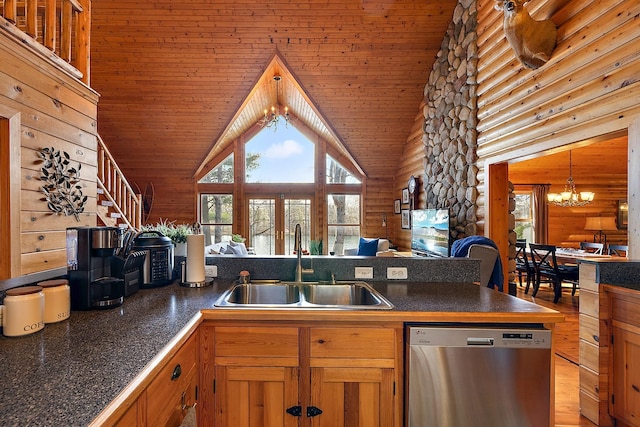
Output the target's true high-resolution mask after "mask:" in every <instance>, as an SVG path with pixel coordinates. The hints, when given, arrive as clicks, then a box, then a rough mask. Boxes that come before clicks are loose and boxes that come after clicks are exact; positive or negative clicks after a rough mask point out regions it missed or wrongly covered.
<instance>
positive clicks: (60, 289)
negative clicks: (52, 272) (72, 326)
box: [38, 279, 71, 323]
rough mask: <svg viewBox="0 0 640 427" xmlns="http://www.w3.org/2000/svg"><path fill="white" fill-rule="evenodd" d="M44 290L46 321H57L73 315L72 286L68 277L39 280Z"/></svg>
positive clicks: (39, 284)
mask: <svg viewBox="0 0 640 427" xmlns="http://www.w3.org/2000/svg"><path fill="white" fill-rule="evenodd" d="M38 286H41V287H42V292H44V323H55V322H60V321H62V320H65V319H68V318H69V316H70V315H71V288H70V287H69V281H68V280H67V279H54V280H45V281H44V282H39V283H38Z"/></svg>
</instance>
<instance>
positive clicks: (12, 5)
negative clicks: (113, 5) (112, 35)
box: [0, 0, 91, 85]
mask: <svg viewBox="0 0 640 427" xmlns="http://www.w3.org/2000/svg"><path fill="white" fill-rule="evenodd" d="M1 3H2V4H0V23H1V24H2V25H0V29H1V30H4V31H6V32H7V33H9V34H11V35H12V36H13V37H15V38H16V39H17V40H19V41H20V42H21V43H23V44H25V45H28V46H29V47H31V48H32V49H33V50H35V51H36V52H39V53H40V54H41V55H42V56H43V57H44V58H47V59H49V60H51V61H53V62H54V63H55V64H56V65H57V66H58V67H60V68H62V69H64V70H66V71H67V72H69V73H70V74H72V75H73V76H74V77H76V78H79V79H81V80H82V81H83V82H85V83H86V84H87V85H88V84H89V74H90V70H89V63H90V58H89V52H90V50H89V49H90V47H89V40H90V36H89V32H90V28H91V0H61V1H59V0H4V1H2V2H1ZM25 34H26V35H27V36H28V37H25ZM51 52H53V53H54V54H55V55H51ZM69 65H71V66H69Z"/></svg>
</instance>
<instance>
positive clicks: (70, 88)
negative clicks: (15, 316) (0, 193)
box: [0, 32, 98, 278]
mask: <svg viewBox="0 0 640 427" xmlns="http://www.w3.org/2000/svg"><path fill="white" fill-rule="evenodd" d="M0 57H2V61H1V62H0V116H2V118H3V119H4V120H3V122H4V123H5V125H7V127H9V129H7V132H6V133H5V134H13V135H15V137H13V138H8V139H7V138H3V140H4V142H3V144H6V145H7V147H6V148H7V150H5V149H4V148H3V150H2V151H3V153H5V152H8V151H11V152H15V153H16V157H15V158H16V159H18V158H19V159H20V161H19V162H15V163H14V164H11V165H10V166H9V168H8V170H6V169H4V168H3V170H2V172H1V174H2V182H3V183H4V182H5V180H7V181H8V182H13V184H15V185H16V186H17V187H18V188H19V191H18V192H17V194H19V198H20V200H19V201H18V200H10V206H8V207H7V208H8V209H4V208H5V206H4V204H3V216H4V215H7V216H8V217H10V218H11V220H10V221H11V222H10V223H7V222H6V221H5V222H3V230H2V231H3V232H7V231H8V232H10V233H15V235H16V236H18V238H19V243H17V242H15V241H11V242H9V243H7V244H10V245H11V247H10V248H7V247H3V251H6V250H9V252H11V253H12V255H9V256H10V260H9V261H7V255H6V252H4V253H3V255H2V257H3V263H2V264H1V265H2V266H3V268H2V271H1V272H0V273H1V274H2V276H3V277H1V278H10V277H18V276H21V275H25V274H29V273H35V272H41V271H46V270H51V269H56V268H60V267H65V266H66V251H65V247H66V242H65V230H66V228H67V227H72V226H80V225H87V226H88V225H95V224H96V214H95V212H96V141H97V137H96V117H97V102H98V94H97V93H96V92H94V91H93V90H91V89H90V88H88V87H87V86H86V85H84V84H83V83H82V82H80V80H78V79H77V78H76V77H74V76H73V75H70V74H69V73H67V72H65V71H63V70H62V69H61V68H60V67H59V66H57V64H55V63H54V62H52V61H50V60H48V59H47V58H46V57H43V56H42V55H41V54H39V53H37V51H35V50H34V49H32V48H30V47H29V46H28V45H24V44H21V43H20V42H19V41H18V40H16V39H15V38H13V37H11V36H7V35H6V34H5V33H4V32H0ZM43 147H53V148H54V149H55V150H62V151H66V152H67V153H69V155H70V157H71V162H72V164H77V163H81V164H82V169H81V173H80V177H81V185H82V187H83V188H82V192H83V194H84V195H87V196H89V200H88V202H87V204H86V207H85V213H84V214H82V215H81V217H80V219H81V220H80V222H78V221H76V219H75V218H74V217H72V216H71V217H65V216H60V215H54V214H53V213H51V212H50V211H49V210H48V208H47V204H46V202H45V201H44V197H43V194H42V192H41V191H40V182H39V180H38V177H39V176H40V167H41V164H40V161H39V156H38V150H40V149H41V148H43ZM16 213H17V214H16ZM4 242H5V240H3V243H4ZM6 263H8V264H9V266H7V267H5V266H6Z"/></svg>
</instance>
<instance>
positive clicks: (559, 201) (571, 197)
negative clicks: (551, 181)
mask: <svg viewBox="0 0 640 427" xmlns="http://www.w3.org/2000/svg"><path fill="white" fill-rule="evenodd" d="M571 172H572V167H571V150H569V178H568V179H567V183H566V184H565V186H564V191H562V192H560V193H547V202H548V203H549V204H551V205H555V206H560V207H563V208H566V207H576V206H584V205H586V204H589V203H591V202H592V201H593V198H594V197H595V193H594V192H593V191H581V192H578V191H577V190H576V184H575V183H574V182H573V174H572V173H571Z"/></svg>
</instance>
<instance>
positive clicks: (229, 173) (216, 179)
mask: <svg viewBox="0 0 640 427" xmlns="http://www.w3.org/2000/svg"><path fill="white" fill-rule="evenodd" d="M198 182H199V183H211V184H233V153H231V154H229V156H228V157H227V158H226V159H224V160H223V161H222V162H220V163H218V165H217V166H216V167H214V168H213V169H211V171H209V173H208V174H206V175H205V176H204V177H202V179H201V180H200V181H198Z"/></svg>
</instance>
